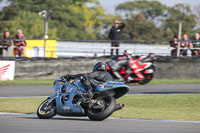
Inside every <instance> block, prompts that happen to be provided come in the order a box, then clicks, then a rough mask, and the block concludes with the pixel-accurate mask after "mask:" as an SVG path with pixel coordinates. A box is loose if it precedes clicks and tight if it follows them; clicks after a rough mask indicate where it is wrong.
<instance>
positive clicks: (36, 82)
mask: <svg viewBox="0 0 200 133" xmlns="http://www.w3.org/2000/svg"><path fill="white" fill-rule="evenodd" d="M53 82H54V80H53V79H49V80H12V81H0V86H19V85H53Z"/></svg>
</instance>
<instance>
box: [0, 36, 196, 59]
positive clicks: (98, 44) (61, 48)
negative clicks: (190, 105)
mask: <svg viewBox="0 0 200 133" xmlns="http://www.w3.org/2000/svg"><path fill="white" fill-rule="evenodd" d="M145 42H148V44H147V43H145ZM14 47H15V46H14V45H12V46H11V47H9V48H8V50H5V49H3V45H0V50H2V53H3V54H2V56H13V49H14ZM26 47H30V46H26ZM52 47H54V46H52ZM54 48H55V47H54ZM111 48H112V49H119V54H122V53H123V52H124V50H130V51H132V52H133V54H135V55H136V54H139V55H146V54H148V53H155V54H156V55H162V56H170V54H171V50H172V49H173V48H172V47H170V45H169V41H168V40H153V41H147V40H140V41H139V40H121V41H120V47H111V41H110V40H95V41H93V40H84V41H66V40H58V41H57V46H56V50H53V51H48V50H46V53H51V54H53V53H55V52H56V57H72V56H84V57H87V56H90V57H91V56H109V55H110V51H111ZM40 49H44V47H34V50H35V54H34V57H42V56H44V54H40V52H39V50H40ZM184 49H188V48H184ZM195 49H199V48H195ZM191 50H192V49H190V50H188V55H189V56H191ZM114 53H115V51H114Z"/></svg>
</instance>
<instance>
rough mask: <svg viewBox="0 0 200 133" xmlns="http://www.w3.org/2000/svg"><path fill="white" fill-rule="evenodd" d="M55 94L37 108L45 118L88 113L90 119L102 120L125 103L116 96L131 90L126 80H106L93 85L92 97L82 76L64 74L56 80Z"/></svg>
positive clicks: (85, 114)
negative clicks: (68, 78) (75, 76)
mask: <svg viewBox="0 0 200 133" xmlns="http://www.w3.org/2000/svg"><path fill="white" fill-rule="evenodd" d="M54 88H55V94H54V95H51V96H50V97H48V98H47V99H46V100H45V101H43V102H42V103H41V104H40V106H39V107H38V109H37V115H38V117H39V118H41V119H49V118H52V117H53V116H55V115H56V114H58V115H61V116H88V117H89V119H90V120H94V121H101V120H104V119H106V118H108V117H109V116H110V115H111V114H112V113H113V112H114V111H117V110H119V109H122V108H123V107H124V104H121V103H120V104H116V99H118V98H120V97H122V96H123V95H125V94H126V93H127V92H128V91H129V87H128V86H127V85H125V84H124V83H122V82H113V81H112V82H106V83H103V84H101V85H99V86H97V87H96V88H94V89H93V94H94V95H93V97H92V98H91V97H89V96H88V94H87V93H86V90H85V89H84V87H83V84H82V83H81V82H80V80H77V81H76V80H71V81H66V80H65V79H64V78H63V77H60V78H58V79H57V80H55V82H54Z"/></svg>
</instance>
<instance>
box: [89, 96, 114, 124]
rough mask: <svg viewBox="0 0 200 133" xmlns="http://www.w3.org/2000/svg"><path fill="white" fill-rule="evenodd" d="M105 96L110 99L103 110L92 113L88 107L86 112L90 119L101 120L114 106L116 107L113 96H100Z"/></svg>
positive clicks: (108, 114) (109, 113)
mask: <svg viewBox="0 0 200 133" xmlns="http://www.w3.org/2000/svg"><path fill="white" fill-rule="evenodd" d="M105 97H106V98H109V99H110V104H109V105H108V106H107V107H106V109H105V110H103V111H101V112H98V113H93V112H92V111H90V109H88V110H87V113H88V117H89V118H90V120H93V121H102V120H104V119H106V118H108V117H109V116H110V115H111V114H112V113H113V112H114V111H115V107H116V100H115V98H114V97H112V96H104V97H102V98H105Z"/></svg>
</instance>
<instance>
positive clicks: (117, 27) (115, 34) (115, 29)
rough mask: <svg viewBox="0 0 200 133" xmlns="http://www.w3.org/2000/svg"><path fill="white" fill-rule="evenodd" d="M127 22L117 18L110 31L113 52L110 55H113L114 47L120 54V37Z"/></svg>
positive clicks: (117, 53)
mask: <svg viewBox="0 0 200 133" xmlns="http://www.w3.org/2000/svg"><path fill="white" fill-rule="evenodd" d="M124 27H125V24H124V23H122V22H120V21H118V20H115V22H114V26H112V28H111V29H110V31H109V34H108V37H109V38H110V39H111V47H112V48H111V52H110V55H111V56H113V50H114V49H113V47H115V49H116V55H119V49H118V48H119V44H120V38H121V33H122V30H123V29H124Z"/></svg>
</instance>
